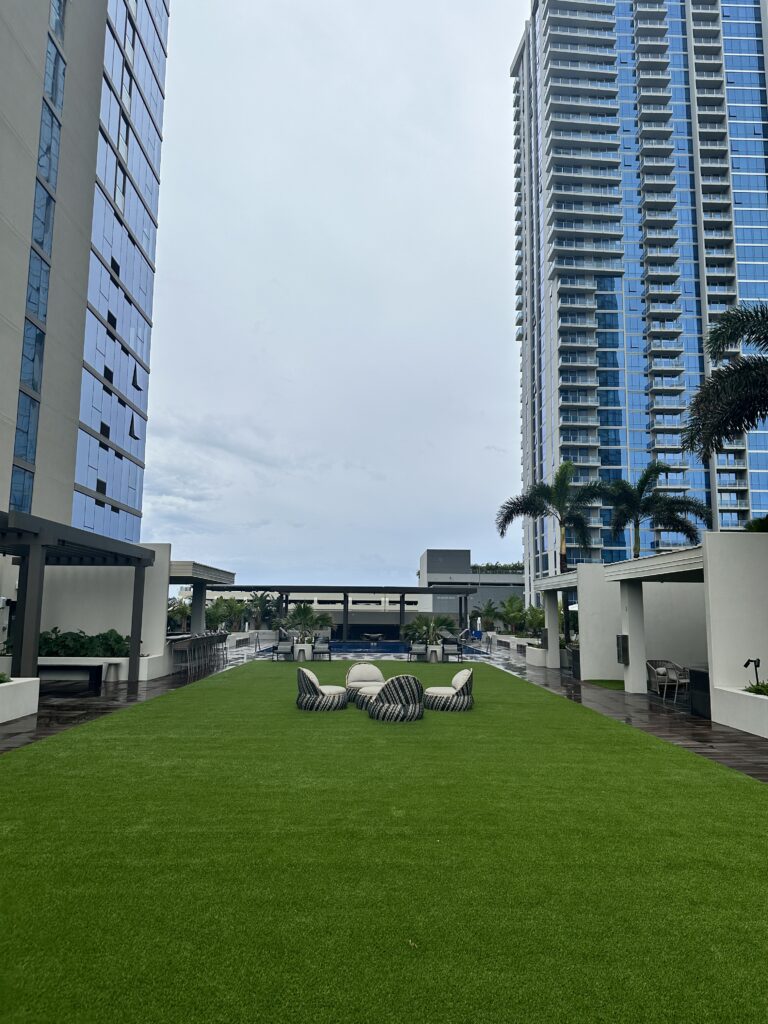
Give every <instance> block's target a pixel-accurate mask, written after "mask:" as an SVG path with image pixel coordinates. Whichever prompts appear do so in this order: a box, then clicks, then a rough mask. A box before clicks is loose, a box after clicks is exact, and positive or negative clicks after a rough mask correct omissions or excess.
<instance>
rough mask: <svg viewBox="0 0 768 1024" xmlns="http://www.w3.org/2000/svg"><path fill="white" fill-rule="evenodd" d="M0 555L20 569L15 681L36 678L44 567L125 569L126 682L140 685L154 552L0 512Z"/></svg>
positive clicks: (14, 637)
mask: <svg viewBox="0 0 768 1024" xmlns="http://www.w3.org/2000/svg"><path fill="white" fill-rule="evenodd" d="M0 555H10V556H12V557H13V558H16V559H18V564H19V585H18V597H17V603H16V616H15V618H14V622H13V630H12V634H11V635H12V641H13V654H12V659H11V672H12V674H13V675H15V676H36V675H37V674H38V673H37V658H38V647H39V644H40V618H41V615H42V610H43V586H44V583H45V568H46V566H48V565H67V566H88V567H94V566H111V567H115V566H124V567H128V568H132V569H133V603H132V608H131V634H130V653H129V661H128V679H129V680H130V681H132V682H135V681H136V680H138V678H139V659H140V657H141V629H142V618H143V611H144V578H145V574H146V570H147V567H148V566H151V565H153V564H154V561H155V553H154V551H152V550H151V549H149V548H143V547H140V546H139V545H138V544H128V543H126V542H124V541H119V540H112V539H111V538H109V537H102V536H100V535H98V534H95V533H89V532H88V531H87V530H77V529H75V528H74V527H72V526H64V525H62V524H61V523H55V522H52V521H51V520H48V519H40V518H38V517H37V516H31V515H27V514H26V513H23V512H0Z"/></svg>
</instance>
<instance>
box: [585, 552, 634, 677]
mask: <svg viewBox="0 0 768 1024" xmlns="http://www.w3.org/2000/svg"><path fill="white" fill-rule="evenodd" d="M576 579H577V587H578V593H579V653H580V656H581V678H582V679H621V678H622V675H623V668H622V666H621V665H620V664H619V663H618V661H617V659H616V636H617V634H619V633H620V632H621V612H620V607H619V585H618V583H606V582H605V569H604V567H603V566H602V565H589V564H583V565H578V566H577V567H576Z"/></svg>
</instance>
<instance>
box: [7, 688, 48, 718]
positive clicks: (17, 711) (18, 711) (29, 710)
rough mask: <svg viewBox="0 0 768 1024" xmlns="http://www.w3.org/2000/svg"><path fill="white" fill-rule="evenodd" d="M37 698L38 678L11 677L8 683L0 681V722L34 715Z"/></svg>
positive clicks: (38, 690) (38, 693)
mask: <svg viewBox="0 0 768 1024" xmlns="http://www.w3.org/2000/svg"><path fill="white" fill-rule="evenodd" d="M39 698H40V680H39V679H12V680H11V681H10V683H0V722H13V721H15V720H16V719H17V718H26V717H27V715H36V714H37V702H38V700H39Z"/></svg>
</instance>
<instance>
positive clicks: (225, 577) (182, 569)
mask: <svg viewBox="0 0 768 1024" xmlns="http://www.w3.org/2000/svg"><path fill="white" fill-rule="evenodd" d="M234 582H235V574H234V573H233V572H227V570H226V569H216V568H214V567H213V566H212V565H203V564H202V563H201V562H173V561H172V562H171V574H170V578H169V583H170V584H171V586H177V585H182V586H190V587H192V615H191V623H190V625H191V632H192V633H204V632H205V599H206V595H207V592H208V589H209V588H210V587H211V586H212V585H215V586H216V589H217V590H219V589H220V587H221V586H227V585H229V584H233V583H234ZM234 589H241V588H234Z"/></svg>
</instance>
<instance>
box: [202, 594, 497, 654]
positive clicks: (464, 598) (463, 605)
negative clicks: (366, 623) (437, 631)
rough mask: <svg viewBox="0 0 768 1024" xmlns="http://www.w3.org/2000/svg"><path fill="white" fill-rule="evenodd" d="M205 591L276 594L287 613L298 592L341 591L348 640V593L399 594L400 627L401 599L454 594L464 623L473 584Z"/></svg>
mask: <svg viewBox="0 0 768 1024" xmlns="http://www.w3.org/2000/svg"><path fill="white" fill-rule="evenodd" d="M208 589H209V590H217V591H243V590H247V591H254V592H257V593H267V594H278V595H279V596H280V598H281V599H282V602H283V611H284V614H286V615H287V614H288V602H289V601H290V599H291V597H295V598H296V597H297V598H298V599H299V600H301V595H305V596H306V597H309V596H311V595H314V594H341V597H342V619H341V638H342V640H347V639H349V597H350V594H382V595H386V594H389V595H399V597H400V627H401V628H402V627H403V626H404V625H405V599H406V597H412V596H414V595H420V594H421V595H424V594H431V595H433V596H436V595H440V596H442V597H458V599H459V621H460V622H465V621H466V618H467V612H468V608H469V606H468V600H469V597H470V595H471V594H476V593H477V587H473V586H470V585H469V584H466V585H464V586H440V585H438V586H434V587H377V586H368V587H347V586H340V587H330V586H322V587H320V586H312V585H308V586H296V585H294V584H282V585H275V584H267V583H258V584H257V583H254V584H249V583H238V584H230V585H227V586H213V587H209V588H208Z"/></svg>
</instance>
